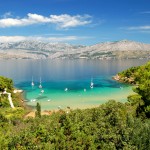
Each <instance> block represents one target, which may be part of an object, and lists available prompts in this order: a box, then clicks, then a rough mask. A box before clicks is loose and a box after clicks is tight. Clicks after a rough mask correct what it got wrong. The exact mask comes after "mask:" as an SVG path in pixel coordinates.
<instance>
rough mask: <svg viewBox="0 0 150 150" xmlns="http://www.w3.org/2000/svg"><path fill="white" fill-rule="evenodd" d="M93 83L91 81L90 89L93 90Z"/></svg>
mask: <svg viewBox="0 0 150 150" xmlns="http://www.w3.org/2000/svg"><path fill="white" fill-rule="evenodd" d="M93 87H94V83H93V82H92V81H91V84H90V88H91V89H93Z"/></svg>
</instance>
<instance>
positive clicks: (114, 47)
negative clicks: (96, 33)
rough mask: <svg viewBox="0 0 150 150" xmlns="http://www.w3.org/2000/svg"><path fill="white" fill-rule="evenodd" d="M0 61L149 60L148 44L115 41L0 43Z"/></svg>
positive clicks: (149, 48) (149, 45) (149, 49)
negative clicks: (87, 44) (84, 43)
mask: <svg viewBox="0 0 150 150" xmlns="http://www.w3.org/2000/svg"><path fill="white" fill-rule="evenodd" d="M0 58H2V59H46V58H49V59H133V58H138V59H143V58H147V59H150V44H144V43H139V42H135V41H128V40H122V41H115V42H105V43H99V44H95V45H92V46H83V45H70V44H66V43H45V42H40V41H22V42H16V43H0Z"/></svg>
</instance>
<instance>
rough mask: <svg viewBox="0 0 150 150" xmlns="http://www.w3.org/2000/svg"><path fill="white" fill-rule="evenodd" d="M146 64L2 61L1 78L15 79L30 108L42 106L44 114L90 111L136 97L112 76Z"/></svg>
mask: <svg viewBox="0 0 150 150" xmlns="http://www.w3.org/2000/svg"><path fill="white" fill-rule="evenodd" d="M146 61H147V60H144V59H143V60H137V59H133V60H0V62H1V63H0V75H4V76H7V77H10V78H12V79H13V80H14V84H15V86H16V87H17V88H19V89H22V90H24V95H25V99H26V103H27V104H28V105H30V106H33V107H34V106H35V105H36V102H39V103H40V104H41V106H42V110H58V109H61V108H62V109H66V108H67V107H70V108H72V109H75V108H89V107H95V106H98V105H100V104H102V103H105V102H106V101H108V100H110V99H115V100H117V101H121V102H126V101H127V96H128V95H130V94H133V91H132V87H131V86H130V85H127V84H122V83H119V82H116V81H114V80H113V79H112V76H113V75H115V74H117V73H118V72H120V71H122V70H125V69H127V68H129V67H131V66H138V65H141V64H144V63H145V62H146ZM40 80H41V85H42V89H40V88H39V85H40ZM32 81H33V82H34V86H31V82H32ZM91 82H93V83H94V86H93V88H91V87H90V84H91Z"/></svg>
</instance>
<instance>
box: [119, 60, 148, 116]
mask: <svg viewBox="0 0 150 150" xmlns="http://www.w3.org/2000/svg"><path fill="white" fill-rule="evenodd" d="M119 76H120V80H121V81H125V82H132V83H134V84H136V85H137V86H136V87H135V88H134V91H135V92H136V93H137V95H133V96H130V97H129V101H130V102H131V103H135V102H136V103H137V114H138V115H139V114H141V113H142V115H144V113H145V115H146V116H147V117H150V61H149V62H148V63H146V64H145V65H143V66H138V67H132V68H130V69H128V70H126V71H123V72H121V73H119Z"/></svg>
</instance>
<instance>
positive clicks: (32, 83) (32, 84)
mask: <svg viewBox="0 0 150 150" xmlns="http://www.w3.org/2000/svg"><path fill="white" fill-rule="evenodd" d="M31 86H32V87H33V86H34V82H33V77H32V82H31Z"/></svg>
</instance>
